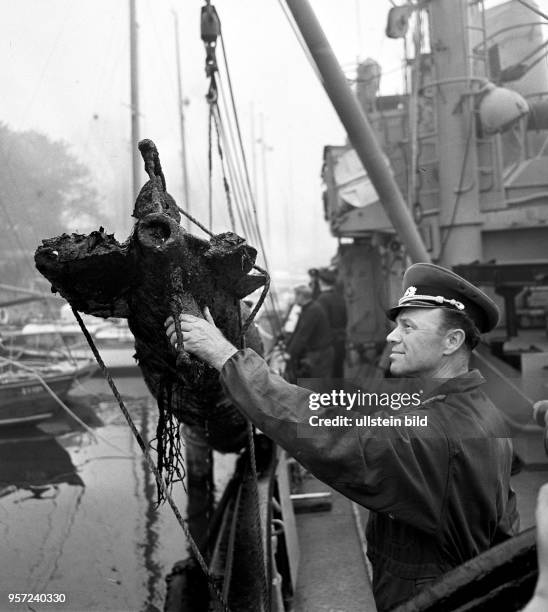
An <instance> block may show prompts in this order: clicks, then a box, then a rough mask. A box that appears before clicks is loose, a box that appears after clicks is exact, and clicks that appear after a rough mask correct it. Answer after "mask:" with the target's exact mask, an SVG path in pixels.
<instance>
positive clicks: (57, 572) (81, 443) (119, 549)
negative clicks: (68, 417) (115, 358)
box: [0, 380, 186, 612]
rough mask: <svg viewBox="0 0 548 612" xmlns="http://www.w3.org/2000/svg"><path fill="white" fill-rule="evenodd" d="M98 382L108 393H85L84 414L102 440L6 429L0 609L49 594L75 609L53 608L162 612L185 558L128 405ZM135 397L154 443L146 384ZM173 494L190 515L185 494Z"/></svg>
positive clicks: (68, 429)
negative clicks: (16, 595)
mask: <svg viewBox="0 0 548 612" xmlns="http://www.w3.org/2000/svg"><path fill="white" fill-rule="evenodd" d="M90 384H92V385H93V384H94V385H99V388H95V389H86V390H84V391H83V392H82V394H81V397H80V398H79V401H80V403H81V404H82V406H84V407H85V410H84V411H83V412H81V413H80V414H79V416H80V418H83V417H85V418H84V420H86V422H88V424H89V423H91V422H92V423H93V432H94V434H95V435H96V439H94V437H93V436H92V435H91V434H90V433H88V432H85V431H82V430H79V429H75V427H74V426H73V424H71V423H69V422H67V421H63V422H59V423H54V424H52V423H47V424H44V425H43V426H41V429H38V428H26V429H24V430H22V429H18V430H6V429H3V430H0V548H1V550H2V572H1V576H0V602H1V603H0V609H3V607H2V606H3V605H4V602H7V593H9V592H21V593H23V592H25V593H29V592H33V593H36V592H49V593H65V594H66V597H67V603H65V604H57V605H55V604H48V609H64V610H71V611H73V610H74V611H77V610H101V611H103V610H105V611H107V610H132V611H134V610H147V611H149V612H153V611H154V610H160V609H162V606H163V599H164V596H165V583H164V576H165V575H166V574H167V573H169V571H170V570H171V567H172V565H173V563H174V562H175V561H177V560H179V559H180V558H181V557H182V556H184V553H185V551H186V542H185V538H184V535H183V533H182V530H181V528H180V526H179V525H178V524H177V521H176V519H175V518H174V517H173V515H172V512H171V510H170V508H169V507H168V506H167V505H165V506H162V507H160V508H156V506H155V501H156V485H155V482H154V478H153V476H152V475H151V474H150V472H149V470H148V468H147V466H146V464H145V462H144V459H143V456H142V453H141V451H140V449H139V447H138V444H137V442H136V441H135V440H134V438H133V436H132V435H131V432H130V430H129V428H128V426H127V424H126V422H125V420H124V419H123V417H122V416H121V415H120V412H119V408H118V406H117V405H116V404H115V403H114V402H113V401H112V400H111V399H110V398H109V396H108V394H107V390H106V389H104V383H103V382H102V381H97V380H96V381H91V382H90ZM101 385H103V386H102V387H101ZM130 391H131V393H129V395H128V394H127V393H126V398H128V397H129V399H127V407H128V409H129V411H130V413H131V414H132V417H133V419H134V422H135V424H136V426H137V428H138V429H139V431H140V433H141V435H142V436H143V438H144V439H145V440H151V439H152V438H153V437H154V435H155V428H156V406H155V403H154V402H153V401H152V398H150V396H148V394H147V392H146V390H144V389H143V388H142V385H141V386H140V385H139V383H138V382H136V384H135V386H134V387H132V388H130ZM86 411H87V412H88V413H89V414H87V415H86V414H85V413H86ZM44 430H47V433H46V431H44ZM173 494H174V498H175V501H176V503H177V505H178V507H179V508H180V509H181V510H182V511H183V512H184V510H185V506H186V499H185V494H184V490H183V488H182V487H181V486H180V487H178V488H177V490H174V492H173ZM28 609H31V608H28Z"/></svg>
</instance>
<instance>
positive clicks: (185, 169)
mask: <svg viewBox="0 0 548 612" xmlns="http://www.w3.org/2000/svg"><path fill="white" fill-rule="evenodd" d="M172 12H173V21H174V27H175V63H176V66H177V107H178V109H179V128H180V131H181V163H182V166H183V197H184V207H185V210H186V211H187V213H189V214H190V195H189V185H188V164H187V155H186V135H185V109H184V100H183V87H182V84H181V52H180V49H179V20H178V18H177V13H176V12H175V11H172ZM186 223H187V230H190V219H189V218H187V220H186Z"/></svg>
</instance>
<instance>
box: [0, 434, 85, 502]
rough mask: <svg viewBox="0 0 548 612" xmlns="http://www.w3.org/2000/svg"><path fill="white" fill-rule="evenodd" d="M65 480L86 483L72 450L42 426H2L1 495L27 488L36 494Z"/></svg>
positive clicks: (0, 449)
mask: <svg viewBox="0 0 548 612" xmlns="http://www.w3.org/2000/svg"><path fill="white" fill-rule="evenodd" d="M62 483H66V484H68V485H72V486H80V487H83V486H84V483H83V481H82V479H81V478H80V476H79V475H78V473H77V471H76V467H75V466H74V464H73V463H72V459H71V456H70V454H69V453H68V452H67V451H66V450H65V449H64V448H63V447H62V446H61V445H60V444H59V443H58V442H57V440H56V439H55V438H54V437H53V436H51V435H48V434H46V433H44V432H43V431H41V430H40V429H37V428H35V427H28V428H25V429H22V428H21V429H11V430H4V431H1V430H0V496H3V495H6V494H8V493H10V492H14V491H15V490H17V489H25V490H26V491H29V492H30V493H31V494H32V497H35V498H44V497H45V496H46V494H47V493H48V492H52V490H53V491H56V492H58V491H59V485H60V484H62Z"/></svg>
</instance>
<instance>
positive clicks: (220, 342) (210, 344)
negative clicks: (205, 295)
mask: <svg viewBox="0 0 548 612" xmlns="http://www.w3.org/2000/svg"><path fill="white" fill-rule="evenodd" d="M204 317H205V319H200V318H199V317H195V316H194V315H191V314H182V315H180V316H179V322H180V325H181V332H182V336H183V348H184V350H185V351H187V352H189V353H192V354H193V355H196V357H198V358H199V359H201V360H202V361H205V362H206V363H208V364H209V365H210V366H212V367H214V368H215V369H216V370H218V371H221V369H222V367H223V365H224V364H225V362H226V361H227V360H228V359H229V358H230V357H232V355H234V353H237V352H238V349H237V348H236V347H235V346H233V345H232V344H231V343H230V342H229V341H228V340H227V339H226V338H225V337H224V336H223V334H222V333H221V331H220V330H219V328H218V327H217V326H216V325H215V322H214V321H213V318H212V317H211V313H210V312H209V308H208V307H207V306H206V307H205V308H204ZM165 327H166V334H167V337H168V338H169V341H170V342H171V344H172V345H173V346H174V347H175V348H178V347H177V334H176V332H175V323H174V321H173V317H168V318H167V319H166V322H165Z"/></svg>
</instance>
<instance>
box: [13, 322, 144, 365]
mask: <svg viewBox="0 0 548 612" xmlns="http://www.w3.org/2000/svg"><path fill="white" fill-rule="evenodd" d="M87 318H89V319H93V321H91V322H88V321H86V327H87V329H88V331H89V332H90V335H91V337H92V338H93V341H94V342H95V345H96V346H97V349H98V350H99V353H100V354H101V357H102V359H103V361H104V362H105V364H106V365H107V367H108V368H109V370H111V371H112V372H113V373H116V374H118V375H128V374H132V373H135V371H136V368H137V364H136V362H135V359H134V358H133V353H134V342H135V340H134V338H133V334H132V333H131V332H130V330H129V327H128V325H127V321H126V320H125V319H109V320H108V321H106V320H105V321H103V320H102V319H99V320H98V319H96V317H87ZM2 348H3V349H4V351H5V355H6V356H8V357H9V358H10V359H14V360H17V361H21V362H27V361H29V360H31V361H36V360H46V361H48V362H50V363H53V362H62V361H65V360H69V361H72V362H82V361H85V360H91V359H93V353H92V351H91V348H90V347H89V345H88V343H87V341H86V338H85V336H84V334H83V333H82V330H81V329H80V327H79V325H78V324H77V323H73V322H69V321H66V320H63V319H59V320H55V321H43V322H39V321H37V322H32V323H27V324H26V325H24V326H23V327H22V328H21V329H11V330H8V331H4V333H3V334H2Z"/></svg>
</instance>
